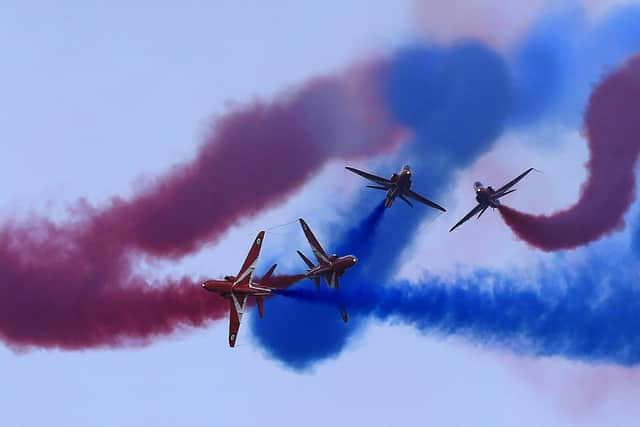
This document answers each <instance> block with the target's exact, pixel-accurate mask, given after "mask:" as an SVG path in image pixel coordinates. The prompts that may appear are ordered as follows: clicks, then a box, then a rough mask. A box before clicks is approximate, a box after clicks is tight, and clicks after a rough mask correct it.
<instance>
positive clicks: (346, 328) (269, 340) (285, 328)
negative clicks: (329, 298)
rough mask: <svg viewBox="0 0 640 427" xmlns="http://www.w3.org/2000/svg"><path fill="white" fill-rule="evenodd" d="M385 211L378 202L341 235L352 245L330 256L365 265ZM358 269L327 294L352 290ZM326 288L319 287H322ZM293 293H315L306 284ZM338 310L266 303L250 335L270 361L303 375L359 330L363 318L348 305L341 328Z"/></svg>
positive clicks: (278, 300) (273, 301)
mask: <svg viewBox="0 0 640 427" xmlns="http://www.w3.org/2000/svg"><path fill="white" fill-rule="evenodd" d="M385 210H386V209H385V207H384V202H380V203H378V204H377V205H376V206H375V208H374V209H373V210H372V211H371V213H370V214H369V215H368V216H366V217H365V218H364V219H363V220H362V221H361V222H360V223H359V224H357V225H356V226H355V227H354V228H353V229H351V230H348V231H347V232H346V233H345V235H344V237H343V238H342V241H343V242H351V244H350V245H349V246H346V247H345V246H342V245H339V246H338V247H337V248H336V250H335V251H330V253H331V252H336V253H337V254H338V255H339V256H344V255H347V254H353V255H355V256H357V257H358V264H364V265H366V264H367V262H366V260H367V257H368V254H369V251H368V249H369V248H371V239H372V237H373V236H374V235H375V230H376V228H377V227H378V225H379V224H380V222H381V220H382V218H383V215H384V213H385ZM325 249H327V250H329V248H325ZM359 267H361V266H360V265H356V266H355V267H354V268H353V269H352V270H349V271H347V272H346V273H345V275H344V276H342V277H341V279H340V280H341V284H340V289H338V290H328V291H329V292H331V293H332V294H336V295H337V294H339V293H341V292H343V290H344V289H349V288H352V287H357V286H358V285H359V282H358V278H359V277H360V276H359V274H358V271H357V270H356V269H358V268H359ZM353 270H355V271H353ZM325 286H326V284H325V283H322V287H325ZM296 289H300V290H301V289H304V290H306V291H308V292H310V293H311V294H313V293H316V292H319V291H318V290H317V289H315V286H314V285H313V284H312V283H311V282H310V281H309V280H305V281H304V282H303V283H300V284H298V285H296ZM338 307H339V305H338V304H337V303H336V304H333V305H332V304H328V305H327V304H324V305H319V304H313V303H310V302H304V301H295V300H292V299H287V298H278V297H274V298H271V299H270V300H269V315H268V316H265V317H264V318H262V319H258V318H256V317H255V316H254V317H253V318H252V323H251V328H252V332H253V336H254V337H255V338H256V339H257V341H258V342H259V343H260V345H261V346H262V348H264V349H265V351H267V353H269V354H270V355H271V356H272V357H275V358H276V359H278V360H282V361H283V362H285V363H286V364H287V365H288V366H290V367H292V368H294V369H297V370H305V369H307V368H309V367H310V366H311V365H312V364H313V363H314V362H316V361H319V360H323V359H326V358H329V357H332V356H336V355H338V354H339V353H340V351H341V350H342V349H343V348H344V346H345V345H346V342H347V340H348V339H349V338H350V337H351V336H352V335H353V334H354V333H356V332H357V331H359V330H360V326H361V325H362V319H361V318H360V317H359V316H357V315H353V314H352V313H350V307H349V306H348V305H347V306H346V309H347V312H349V317H350V319H349V323H348V324H345V323H344V322H343V321H342V319H341V317H340V312H339V310H338Z"/></svg>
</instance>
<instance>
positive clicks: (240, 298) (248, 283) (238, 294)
mask: <svg viewBox="0 0 640 427" xmlns="http://www.w3.org/2000/svg"><path fill="white" fill-rule="evenodd" d="M263 241H264V231H261V232H259V233H258V236H257V237H256V239H255V240H254V241H253V245H252V246H251V249H250V250H249V254H248V255H247V258H246V259H245V260H244V263H243V264H242V268H240V272H239V273H238V275H237V276H224V278H223V279H222V280H207V281H206V282H204V283H203V284H202V287H203V288H204V289H205V290H207V291H210V292H215V293H217V294H219V295H220V296H221V297H223V298H226V299H228V300H229V303H230V304H229V306H230V310H229V346H230V347H233V346H235V344H236V337H237V336H238V330H239V329H240V322H241V321H242V315H243V314H244V311H245V308H246V307H247V299H248V298H249V297H250V296H253V297H255V298H256V303H257V305H258V314H259V315H260V317H262V316H263V315H264V306H263V298H264V297H265V296H267V295H269V294H270V293H271V292H272V290H273V288H270V287H268V286H266V285H265V284H266V283H268V281H269V279H270V278H271V276H272V275H273V272H274V270H275V269H276V267H277V264H274V265H273V266H272V267H271V268H270V269H269V271H267V274H265V275H264V277H262V278H261V279H260V282H261V284H259V283H256V282H254V281H253V272H254V270H255V269H256V264H257V262H258V257H259V255H260V249H261V248H262V243H263Z"/></svg>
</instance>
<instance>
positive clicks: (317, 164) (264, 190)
mask: <svg viewBox="0 0 640 427" xmlns="http://www.w3.org/2000/svg"><path fill="white" fill-rule="evenodd" d="M384 69H385V67H384V65H382V64H381V63H377V64H373V65H370V66H367V67H362V68H359V69H357V70H353V71H350V72H349V73H347V74H346V75H345V76H344V77H340V78H338V77H326V78H320V79H316V80H313V81H311V82H309V83H307V84H306V85H304V86H302V87H301V88H298V89H295V90H292V91H290V92H288V93H286V94H284V95H283V96H281V97H280V98H278V99H277V100H275V101H273V102H270V103H265V102H255V103H253V104H251V105H249V106H247V107H245V108H241V109H238V110H235V111H233V112H231V113H229V114H228V115H226V116H225V117H222V118H221V119H220V120H218V121H217V122H216V125H215V127H214V129H213V130H212V132H211V134H210V136H209V137H208V138H207V139H206V141H205V142H204V144H203V145H202V146H201V147H200V150H199V151H198V153H197V155H196V157H195V159H193V160H192V161H190V162H188V163H186V164H183V165H180V166H177V167H175V168H174V169H173V170H171V171H170V173H169V174H167V175H166V176H164V177H161V178H159V179H158V180H156V181H155V182H154V183H152V184H151V185H150V186H149V187H148V188H147V189H145V190H144V191H142V192H141V193H140V194H138V195H137V196H135V197H133V198H132V199H131V200H127V201H125V200H121V199H118V198H115V199H113V200H112V203H111V206H110V207H109V208H108V209H105V210H103V211H98V212H94V213H91V216H92V217H93V218H94V219H95V227H97V228H99V229H104V231H105V232H107V233H108V234H109V236H110V238H111V239H116V238H118V239H119V242H120V244H127V245H132V246H133V247H135V248H137V249H139V250H142V251H145V252H147V253H150V254H152V255H155V256H164V257H174V258H177V257H180V256H182V255H184V254H187V253H189V252H192V251H194V250H196V249H198V248H199V247H200V246H201V245H202V244H204V243H210V242H212V241H214V240H215V239H216V238H217V237H219V236H220V235H221V234H222V233H223V232H224V231H225V230H227V229H228V228H229V227H230V226H231V225H233V224H235V223H237V222H238V221H239V220H240V219H242V218H248V217H251V216H253V215H255V214H257V213H258V212H260V211H261V210H263V209H265V208H268V207H271V206H275V205H276V204H278V203H280V202H282V201H283V200H285V199H286V197H287V196H289V195H291V194H292V193H293V192H294V191H296V190H297V189H299V188H301V186H302V185H303V184H304V183H305V182H306V181H307V180H308V179H309V178H310V177H312V176H313V175H314V174H315V173H316V172H318V170H319V169H320V168H321V167H322V166H324V165H325V164H326V163H327V162H328V161H330V160H334V159H337V158H342V159H352V158H354V157H358V156H363V155H374V154H377V153H379V152H381V151H383V150H385V149H389V148H390V147H391V146H392V145H393V144H394V142H395V141H397V135H398V132H399V131H398V129H397V128H395V127H394V126H393V125H392V124H391V121H390V119H389V118H388V117H387V116H386V113H385V112H384V111H385V110H384V109H383V106H382V105H381V103H380V100H379V99H378V97H377V94H378V92H379V91H380V90H381V89H379V88H378V87H377V85H378V83H379V82H380V81H381V80H382V76H381V73H384V72H385V71H384Z"/></svg>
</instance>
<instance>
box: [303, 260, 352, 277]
mask: <svg viewBox="0 0 640 427" xmlns="http://www.w3.org/2000/svg"><path fill="white" fill-rule="evenodd" d="M330 261H331V263H330V264H321V265H318V266H317V267H314V268H312V269H310V270H308V271H307V272H306V274H305V276H306V277H308V278H310V279H314V278H320V277H325V276H328V275H330V274H333V273H334V272H335V274H336V275H338V276H341V275H342V274H343V273H344V272H345V271H346V270H348V269H349V268H351V267H353V266H354V265H356V262H358V259H357V258H356V257H354V256H353V255H345V256H342V257H336V256H332V257H331V259H330Z"/></svg>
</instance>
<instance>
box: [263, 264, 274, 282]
mask: <svg viewBox="0 0 640 427" xmlns="http://www.w3.org/2000/svg"><path fill="white" fill-rule="evenodd" d="M277 266H278V264H273V265H272V266H271V268H270V269H269V270H268V271H267V272H266V273H265V275H264V276H262V279H260V282H262V283H263V284H266V282H268V281H269V279H271V276H273V272H274V271H275V270H276V267H277Z"/></svg>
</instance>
